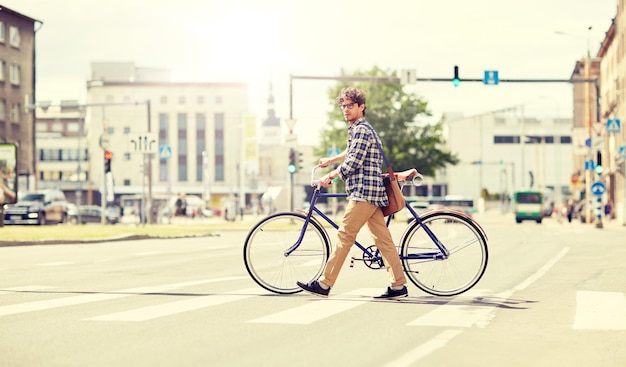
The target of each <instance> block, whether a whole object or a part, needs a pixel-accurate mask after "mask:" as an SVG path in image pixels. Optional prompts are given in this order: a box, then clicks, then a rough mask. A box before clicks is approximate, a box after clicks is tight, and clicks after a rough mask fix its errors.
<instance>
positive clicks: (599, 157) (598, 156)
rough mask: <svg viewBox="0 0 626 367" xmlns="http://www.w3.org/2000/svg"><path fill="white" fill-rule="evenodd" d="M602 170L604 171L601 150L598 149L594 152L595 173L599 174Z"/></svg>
mask: <svg viewBox="0 0 626 367" xmlns="http://www.w3.org/2000/svg"><path fill="white" fill-rule="evenodd" d="M602 171H604V168H603V167H602V152H601V151H599V150H598V151H597V152H596V173H597V174H599V175H601V174H602Z"/></svg>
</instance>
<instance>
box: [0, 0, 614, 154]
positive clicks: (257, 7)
mask: <svg viewBox="0 0 626 367" xmlns="http://www.w3.org/2000/svg"><path fill="white" fill-rule="evenodd" d="M0 6H6V7H8V8H11V9H13V10H16V11H18V12H20V13H23V14H25V15H27V16H29V17H32V18H34V19H37V20H39V21H42V22H43V25H42V26H41V28H40V29H39V30H38V31H37V38H36V39H37V43H36V45H37V46H36V47H37V80H38V81H37V99H38V100H51V101H53V102H54V101H57V102H58V101H61V100H67V99H77V100H79V101H84V98H85V91H86V90H85V82H86V81H87V80H88V79H89V73H90V70H89V69H90V63H91V62H102V61H111V62H114V61H123V62H128V61H130V62H134V63H135V65H136V66H137V67H146V68H164V69H170V70H171V71H172V77H173V80H174V81H197V82H214V81H234V82H247V83H249V85H250V103H249V112H250V113H254V114H256V115H257V116H259V118H260V119H262V118H264V117H265V116H267V109H268V104H267V100H268V90H269V85H270V83H271V84H272V86H273V92H274V99H275V109H276V113H277V115H278V117H279V118H281V119H282V120H283V121H284V120H285V119H286V118H288V117H289V114H290V112H292V113H293V117H294V118H295V119H296V125H295V128H294V133H295V134H296V135H297V136H298V138H297V139H298V143H300V144H311V145H315V144H316V143H317V140H318V138H319V135H318V134H319V131H320V130H321V129H322V128H323V127H324V126H325V125H326V124H327V112H328V110H329V108H332V106H330V105H329V97H328V92H327V91H328V89H329V88H330V87H331V86H332V85H333V83H334V82H333V81H310V80H301V79H295V80H294V81H293V109H290V103H289V98H290V96H289V79H290V75H303V76H330V77H333V76H338V75H340V73H341V71H342V70H344V71H346V72H353V71H356V70H362V71H364V70H369V69H371V68H372V67H374V66H377V67H379V68H381V69H384V70H388V71H398V72H399V71H400V70H401V69H415V70H416V75H417V77H418V78H451V77H452V73H453V67H454V65H458V66H459V73H460V76H461V78H472V79H477V78H482V76H483V73H484V71H485V70H497V71H498V73H499V76H500V78H501V79H506V78H509V79H538V78H545V79H569V77H570V76H571V74H572V71H573V68H574V65H575V62H576V60H578V59H581V58H583V57H584V56H585V55H586V53H587V51H589V52H590V53H591V55H592V56H595V54H596V53H597V51H598V48H599V46H600V43H601V41H602V40H603V39H604V35H605V33H606V31H607V30H608V29H609V26H610V25H611V20H612V19H613V18H614V17H615V16H616V13H617V0H524V1H517V0H515V1H514V0H473V1H467V0H437V1H433V0H392V1H377V0H361V1H354V0H340V1H337V0H316V1H294V0H222V1H218V0H204V1H198V0H176V1H173V0H160V1H158V2H155V1H148V0H130V1H129V0H108V1H85V0H63V1H61V0H56V1H54V0H0ZM590 27H591V28H590ZM557 32H558V33H557ZM404 88H405V91H407V92H410V93H415V94H417V95H418V96H420V97H423V98H424V99H425V100H426V101H428V106H429V109H430V111H431V112H432V113H433V114H434V115H435V116H438V115H440V114H442V113H446V114H447V115H448V116H451V115H453V114H462V115H465V116H471V115H473V114H479V113H486V112H489V111H495V110H498V109H502V108H508V107H511V106H519V105H524V106H525V111H527V112H525V114H526V115H527V116H528V115H530V114H535V115H536V116H538V117H542V116H545V117H550V116H560V117H571V116H572V86H571V84H568V83H550V84H547V83H541V84H539V83H501V84H500V85H497V86H494V85H483V84H482V83H470V82H466V83H461V85H460V86H458V87H456V88H455V87H454V86H452V84H451V83H443V82H439V83H435V82H418V83H416V84H414V85H407V86H405V87H404ZM283 125H284V126H283V128H284V129H285V131H286V124H285V123H283Z"/></svg>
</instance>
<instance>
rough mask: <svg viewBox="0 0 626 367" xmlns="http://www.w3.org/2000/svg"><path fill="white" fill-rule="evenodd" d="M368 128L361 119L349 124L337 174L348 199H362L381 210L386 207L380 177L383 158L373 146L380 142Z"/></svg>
mask: <svg viewBox="0 0 626 367" xmlns="http://www.w3.org/2000/svg"><path fill="white" fill-rule="evenodd" d="M366 125H367V126H366ZM368 126H369V128H368ZM370 128H371V125H370V124H369V123H368V122H367V121H365V119H364V118H360V119H359V120H357V121H356V122H355V123H354V124H352V125H350V127H349V128H348V149H347V152H346V158H345V160H344V161H343V162H342V163H341V166H339V169H338V172H339V176H340V177H341V179H342V180H344V181H345V183H346V192H347V193H348V199H354V200H365V201H367V202H368V203H370V204H373V205H376V206H381V207H382V206H387V205H389V200H388V199H387V193H386V192H385V185H384V184H383V180H382V177H381V172H382V171H381V170H382V169H381V166H382V162H383V158H382V155H381V154H380V149H378V145H377V144H376V141H378V143H379V144H380V139H379V138H378V135H377V134H376V133H374V131H373V129H370ZM381 145H382V144H381Z"/></svg>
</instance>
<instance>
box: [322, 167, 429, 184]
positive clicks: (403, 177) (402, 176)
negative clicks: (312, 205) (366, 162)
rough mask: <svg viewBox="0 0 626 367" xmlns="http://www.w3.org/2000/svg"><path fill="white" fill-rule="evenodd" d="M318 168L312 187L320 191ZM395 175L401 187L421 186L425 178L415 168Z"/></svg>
mask: <svg viewBox="0 0 626 367" xmlns="http://www.w3.org/2000/svg"><path fill="white" fill-rule="evenodd" d="M318 168H320V166H315V167H313V169H312V170H311V186H312V187H317V188H318V189H319V187H320V184H321V180H320V179H319V178H316V177H315V171H316V170H317V169H318ZM394 174H395V176H396V178H397V180H398V182H399V183H400V184H401V185H412V186H421V185H422V183H423V182H424V176H423V175H422V174H421V173H419V172H418V171H417V170H416V169H415V168H413V169H409V170H406V171H402V172H394ZM409 179H410V180H409Z"/></svg>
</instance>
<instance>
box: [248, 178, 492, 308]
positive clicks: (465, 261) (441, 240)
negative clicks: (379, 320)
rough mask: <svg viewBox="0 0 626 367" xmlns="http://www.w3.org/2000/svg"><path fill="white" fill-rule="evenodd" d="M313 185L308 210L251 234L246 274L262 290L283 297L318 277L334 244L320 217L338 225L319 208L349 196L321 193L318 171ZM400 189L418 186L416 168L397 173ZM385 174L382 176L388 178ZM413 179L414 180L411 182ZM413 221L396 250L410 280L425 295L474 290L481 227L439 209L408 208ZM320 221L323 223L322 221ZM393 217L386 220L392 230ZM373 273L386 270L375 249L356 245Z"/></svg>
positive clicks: (483, 239) (271, 219) (274, 217)
mask: <svg viewBox="0 0 626 367" xmlns="http://www.w3.org/2000/svg"><path fill="white" fill-rule="evenodd" d="M317 168H318V167H315V168H313V170H312V172H311V186H313V187H316V188H315V189H314V191H313V195H312V197H311V201H310V205H309V207H308V210H301V211H295V212H280V213H275V214H271V215H269V216H267V217H265V218H264V219H262V220H260V221H259V222H258V223H257V224H255V225H254V227H253V228H252V229H251V230H250V232H249V233H248V235H247V237H246V240H245V243H244V246H243V258H244V263H245V266H246V270H247V271H248V274H249V275H250V276H251V277H252V279H253V280H254V281H255V282H256V283H257V284H258V285H260V286H261V287H263V288H264V289H266V290H268V291H271V292H274V293H279V294H293V293H298V292H301V291H302V289H300V288H299V287H297V286H296V281H297V280H300V281H308V280H313V279H317V278H319V277H320V275H321V274H322V272H323V270H324V266H325V264H326V261H327V259H328V257H329V255H330V248H331V247H330V246H331V243H332V242H331V239H330V236H329V234H328V232H327V231H326V227H325V226H324V225H322V222H321V221H320V219H319V218H321V219H323V220H324V221H325V222H326V223H328V224H329V225H331V226H332V227H334V228H335V230H336V229H338V228H339V225H338V224H337V223H335V222H334V221H333V220H332V219H331V218H330V217H328V216H327V215H326V214H325V213H324V212H323V211H322V210H320V209H319V208H318V207H317V206H316V204H317V202H318V200H319V199H321V198H333V197H336V198H345V197H346V196H347V194H346V193H323V192H321V187H320V183H319V180H317V179H315V170H316V169H317ZM394 174H395V175H396V178H397V180H398V183H399V184H400V185H401V188H402V187H404V186H405V185H408V184H411V185H415V186H420V185H421V183H422V181H423V176H422V175H421V174H420V173H418V172H417V170H416V169H414V168H413V169H410V170H407V171H403V172H394ZM386 175H387V174H384V175H383V176H386ZM409 179H410V181H409ZM406 208H407V209H408V211H409V213H411V215H412V216H413V220H411V221H410V222H409V223H408V226H407V228H406V229H405V231H404V233H403V235H402V237H401V239H400V242H399V245H396V247H398V251H399V255H400V259H401V261H402V267H403V269H404V272H405V274H406V276H407V278H408V279H409V280H410V281H411V282H412V283H413V284H414V285H415V286H417V287H418V288H419V289H421V290H422V291H424V292H426V293H429V294H432V295H436V296H454V295H458V294H461V293H463V292H465V291H467V290H469V289H470V288H472V287H473V286H474V285H476V283H478V281H479V280H480V279H481V277H482V276H483V274H484V272H485V269H486V268H487V259H488V250H487V236H486V234H485V232H484V230H483V229H482V227H481V226H480V225H479V224H478V223H477V222H476V221H474V220H473V219H472V218H471V217H469V216H468V215H466V214H465V213H462V212H458V211H455V210H450V209H437V210H432V211H428V212H425V213H423V214H422V215H421V216H420V215H418V214H417V213H416V212H415V211H414V210H413V208H412V207H411V206H410V205H409V203H408V202H407V203H406ZM318 217H319V218H318ZM390 222H391V216H388V217H387V219H386V224H387V226H389V223H390ZM354 245H356V247H357V248H359V249H360V250H361V251H362V253H363V256H362V257H361V258H355V257H352V259H351V261H353V262H354V261H355V260H360V261H362V262H363V263H364V264H365V265H366V266H367V267H368V268H370V269H382V268H384V263H383V259H382V256H381V255H380V252H379V250H378V249H377V248H376V247H375V246H374V245H371V246H367V247H366V246H364V245H362V244H360V243H359V242H358V241H357V242H355V243H354Z"/></svg>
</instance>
